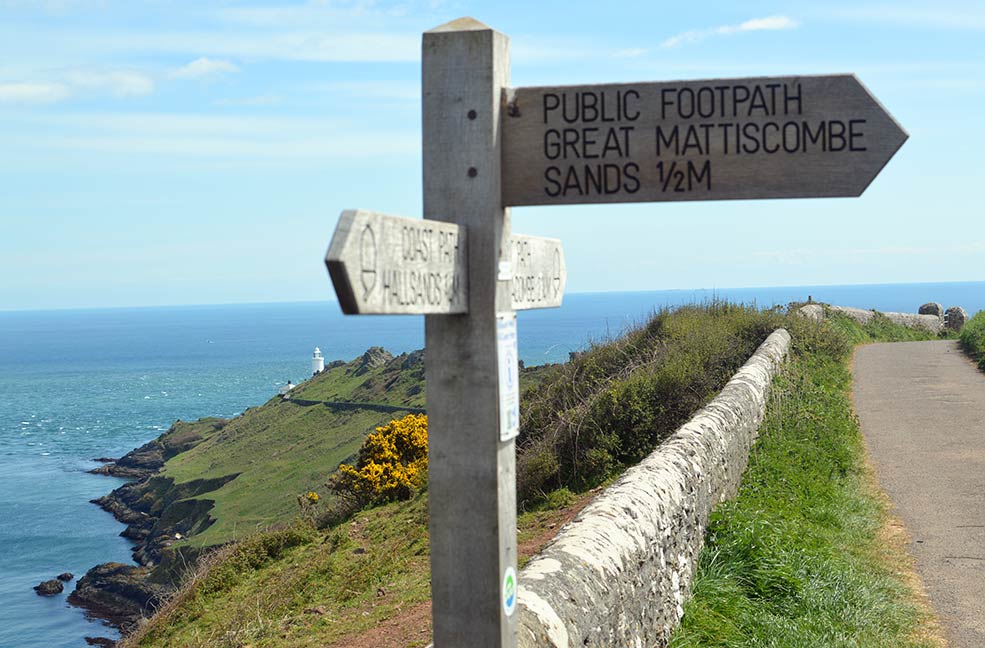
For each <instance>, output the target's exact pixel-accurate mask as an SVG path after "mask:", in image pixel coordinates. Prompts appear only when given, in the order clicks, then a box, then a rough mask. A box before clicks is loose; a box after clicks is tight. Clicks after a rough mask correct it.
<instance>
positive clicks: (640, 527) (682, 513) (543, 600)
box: [517, 329, 790, 648]
mask: <svg viewBox="0 0 985 648" xmlns="http://www.w3.org/2000/svg"><path fill="white" fill-rule="evenodd" d="M789 345H790V335H789V334H788V333H787V332H786V331H785V330H783V329H780V330H778V331H776V332H774V333H773V334H772V335H770V336H769V338H767V339H766V341H765V342H763V344H762V345H760V347H759V349H758V350H757V351H756V353H755V354H754V355H753V356H752V358H750V359H749V361H748V362H747V363H746V364H745V365H743V367H742V368H741V369H739V371H738V372H737V373H736V374H735V376H734V377H733V378H732V380H730V381H729V383H728V384H727V385H726V386H725V388H724V389H723V390H722V392H721V393H720V394H719V395H718V396H717V397H715V399H714V400H712V401H711V403H709V404H708V405H707V406H705V407H704V408H703V409H702V410H701V411H699V412H698V413H697V414H696V415H695V416H694V417H693V418H692V419H691V420H690V421H689V422H688V423H685V424H684V425H683V426H682V427H681V428H680V429H679V430H678V431H677V432H676V433H674V435H673V436H672V437H670V439H668V440H667V441H666V442H664V443H663V444H661V445H660V447H659V448H657V450H655V451H654V452H653V453H652V454H651V455H650V456H649V457H647V458H646V459H644V460H643V461H642V462H641V463H640V464H639V465H637V466H635V467H633V468H630V469H629V470H628V471H626V473H625V474H624V475H623V476H622V477H621V478H620V479H619V480H618V481H617V482H616V483H615V484H613V485H612V486H611V487H609V488H608V489H606V491H605V492H604V493H603V494H602V495H600V496H599V497H598V498H597V499H596V500H595V501H593V502H592V503H591V504H589V505H588V506H587V507H586V508H585V509H584V510H583V511H582V512H581V513H580V514H579V515H578V517H577V518H575V520H574V521H573V522H572V523H571V524H569V525H566V526H565V527H564V528H563V529H562V530H561V532H560V533H559V534H558V535H557V537H556V538H555V539H554V540H553V541H552V543H551V544H550V545H549V546H548V547H547V548H546V549H545V550H544V551H543V552H542V553H540V554H539V555H538V556H535V557H534V558H533V559H531V561H530V562H529V563H528V564H527V566H526V567H525V568H524V570H523V572H522V573H521V574H520V578H519V579H518V580H519V583H520V587H519V595H518V609H517V613H518V614H519V622H518V646H520V648H534V647H537V648H545V647H551V648H575V647H580V646H634V647H641V646H662V645H666V640H667V638H668V637H669V636H670V632H671V630H672V629H673V628H674V627H675V626H676V625H677V624H678V622H679V621H680V619H681V617H682V616H683V614H684V611H683V604H684V600H685V599H686V598H687V596H688V594H689V590H690V586H691V580H692V577H693V574H694V570H695V568H696V565H697V559H698V554H699V552H700V550H701V546H702V543H703V542H704V533H705V529H706V528H707V524H708V519H709V516H710V514H711V511H712V509H713V508H714V507H715V505H717V504H718V503H719V502H721V501H722V500H724V499H726V498H730V497H733V496H734V495H735V493H736V492H737V490H738V486H739V482H740V481H741V478H742V473H743V471H744V470H745V467H746V464H747V463H748V459H749V449H750V447H751V446H752V443H753V440H754V439H755V438H756V433H757V430H758V428H759V424H760V423H761V422H762V419H763V416H764V412H765V409H766V400H767V394H768V392H769V387H770V384H771V382H772V378H773V375H774V372H775V371H776V370H777V368H778V367H779V365H780V363H781V361H782V360H783V358H784V357H785V356H786V353H787V349H788V348H789Z"/></svg>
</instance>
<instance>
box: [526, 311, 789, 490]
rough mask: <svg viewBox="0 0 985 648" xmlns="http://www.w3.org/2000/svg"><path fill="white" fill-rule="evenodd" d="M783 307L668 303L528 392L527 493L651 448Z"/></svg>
mask: <svg viewBox="0 0 985 648" xmlns="http://www.w3.org/2000/svg"><path fill="white" fill-rule="evenodd" d="M788 319H796V320H800V319H801V318H787V317H785V316H784V315H782V314H781V313H780V312H779V311H776V310H771V311H760V310H757V309H755V308H752V307H748V306H737V305H734V304H728V303H725V302H717V301H716V302H711V303H708V304H705V305H702V306H686V307H682V308H679V309H676V310H673V311H671V310H669V309H664V310H661V311H659V312H658V313H656V314H655V315H654V316H653V318H652V319H651V320H650V321H649V322H647V323H646V324H645V325H643V326H640V327H638V328H636V329H634V330H632V331H629V332H628V333H626V334H625V335H623V336H622V337H621V338H619V339H618V340H616V341H614V342H611V343H608V344H602V345H596V346H594V347H592V348H591V349H590V350H589V351H587V352H585V353H583V354H581V355H579V356H578V357H577V358H575V359H574V361H572V362H569V363H567V364H565V365H563V366H561V367H560V368H559V369H557V371H556V373H555V374H554V375H552V376H550V377H549V378H545V379H544V380H543V381H542V382H541V384H539V385H538V386H536V387H534V388H532V389H530V390H529V391H527V392H526V393H525V394H524V399H523V407H522V408H521V417H522V421H521V433H520V438H519V440H518V458H517V480H518V483H517V488H518V497H519V498H520V500H521V501H532V500H536V499H537V498H538V497H540V496H542V495H541V494H542V493H545V492H549V491H552V490H555V489H558V488H562V487H567V488H571V489H573V490H575V491H581V490H584V489H586V488H589V487H591V486H593V485H595V484H598V483H600V482H601V481H602V480H604V479H606V478H608V477H611V476H612V475H614V474H618V473H620V472H622V470H623V469H624V468H625V467H626V466H628V465H632V464H634V463H636V462H638V461H639V460H640V459H642V458H643V457H644V456H646V455H647V454H648V453H649V452H650V451H651V450H652V449H653V448H654V447H656V445H657V444H658V443H659V442H660V441H661V440H663V439H664V438H666V437H667V436H669V435H670V434H671V433H672V432H673V431H674V430H676V429H677V428H678V427H679V426H680V425H681V424H682V423H684V422H685V421H686V420H687V418H688V417H689V416H691V414H693V413H694V412H695V411H696V410H697V409H698V408H700V407H701V406H702V405H703V404H704V403H705V402H706V401H708V400H709V399H710V398H711V397H712V396H714V395H715V394H716V393H717V392H718V391H719V390H720V389H721V388H722V387H724V386H725V383H726V382H728V380H729V378H731V377H732V374H733V373H735V371H736V370H737V369H738V368H739V367H741V366H742V364H743V363H744V362H745V361H746V360H748V359H749V356H750V355H752V353H753V351H755V350H756V347H757V346H759V344H761V343H762V342H763V340H765V339H766V337H767V336H768V335H769V334H770V333H772V332H773V331H774V330H776V328H778V327H780V326H783V325H787V326H791V325H792V326H797V327H799V326H802V324H803V322H801V321H792V322H788Z"/></svg>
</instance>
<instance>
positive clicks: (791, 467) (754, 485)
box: [121, 303, 927, 648]
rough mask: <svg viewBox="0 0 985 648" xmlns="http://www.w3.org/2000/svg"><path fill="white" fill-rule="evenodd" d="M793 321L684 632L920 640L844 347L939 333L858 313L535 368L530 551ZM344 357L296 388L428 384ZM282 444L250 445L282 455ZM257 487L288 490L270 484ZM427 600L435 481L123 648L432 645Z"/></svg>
mask: <svg viewBox="0 0 985 648" xmlns="http://www.w3.org/2000/svg"><path fill="white" fill-rule="evenodd" d="M778 326H784V327H786V328H788V330H790V331H791V332H792V334H793V335H794V348H793V359H792V361H791V363H790V367H789V370H788V371H787V372H786V373H785V374H784V375H782V376H780V377H778V378H777V381H776V389H775V392H774V396H773V398H772V402H771V405H770V409H769V414H768V419H767V422H766V424H765V428H764V430H763V433H762V436H761V440H760V441H759V443H758V444H757V446H756V448H755V452H754V456H753V458H752V462H751V465H750V468H749V471H748V473H747V476H746V478H745V482H744V485H743V487H742V491H741V493H740V496H739V498H738V499H737V500H736V501H734V502H731V503H728V504H726V505H723V506H722V507H721V509H720V510H719V511H718V512H717V513H716V514H715V517H714V520H713V523H712V528H711V530H710V533H709V536H708V540H707V544H706V550H705V552H704V554H703V555H702V559H701V565H700V568H699V574H698V579H697V582H696V586H695V598H694V599H693V600H692V601H691V603H689V604H688V606H687V608H686V610H687V612H686V616H685V619H684V625H683V627H682V628H681V630H680V631H679V632H678V633H677V634H676V636H675V638H674V642H675V646H678V647H679V648H680V647H683V646H688V647H691V646H711V645H714V646H733V645H734V646H739V645H741V646H751V645H778V644H777V640H778V639H779V638H782V639H783V642H782V645H792V646H798V645H803V646H816V645H824V646H829V645H831V646H837V645H845V646H848V645H852V646H855V645H861V646H876V645H880V646H882V645H894V646H895V645H899V646H915V645H920V644H919V642H916V641H911V640H910V637H911V634H912V631H913V628H914V627H915V624H916V623H917V622H918V620H919V615H918V612H916V610H915V608H914V607H913V606H912V605H911V604H910V603H909V600H910V599H909V593H908V590H906V589H905V587H904V586H903V585H902V584H901V583H900V581H899V580H898V578H897V577H895V576H894V572H893V570H894V568H895V565H893V564H889V563H887V562H886V560H885V552H882V551H881V550H880V546H881V545H880V543H879V540H878V534H879V532H880V529H881V525H882V523H883V521H884V516H885V511H884V510H883V508H882V505H881V504H880V503H879V500H878V499H877V498H876V497H875V494H874V491H873V490H872V489H871V488H870V487H869V486H868V485H867V482H866V474H867V473H866V472H865V468H864V466H863V463H862V446H861V442H860V436H859V433H858V429H857V427H856V424H855V422H854V418H853V416H852V413H851V407H850V402H849V400H848V393H847V390H848V386H849V385H850V375H849V373H848V369H847V366H846V358H847V357H848V356H849V355H850V353H851V349H852V348H853V346H854V345H855V344H856V343H858V342H861V341H867V340H870V339H919V338H921V337H923V338H926V337H927V336H926V335H925V334H923V333H913V332H911V331H908V330H906V329H903V328H901V327H897V326H894V325H892V324H891V323H888V322H886V321H883V320H882V319H880V318H876V319H875V320H874V321H873V323H871V324H870V325H868V326H864V327H863V326H860V325H858V324H856V323H855V322H854V321H852V320H850V319H848V318H844V317H833V318H831V319H830V320H828V321H827V322H824V323H821V324H816V323H813V322H809V321H808V320H806V319H804V318H800V317H788V316H786V315H783V314H782V313H780V312H778V311H775V310H771V311H765V312H761V311H757V310H755V309H752V308H746V307H740V306H734V305H728V304H722V303H712V304H707V305H705V306H701V307H698V306H695V307H688V308H683V309H680V310H678V311H674V312H669V311H661V312H660V313H657V314H656V315H655V317H654V319H653V320H651V321H650V322H648V323H647V324H646V325H644V326H641V327H639V328H637V329H635V330H633V331H631V332H629V333H628V334H627V335H626V336H624V337H623V338H621V339H619V340H616V341H614V342H612V343H609V344H600V345H595V346H593V347H592V348H591V349H590V350H589V351H588V352H586V353H584V354H582V355H581V356H579V357H578V358H576V359H575V361H573V362H571V363H568V364H566V365H563V366H560V367H548V368H541V369H537V370H535V371H533V372H529V371H528V372H525V374H524V375H525V376H527V379H526V382H525V384H524V388H523V412H524V419H523V429H522V434H521V443H520V446H519V458H518V463H519V471H518V472H519V475H518V481H519V484H520V486H521V489H522V490H521V496H522V497H523V498H524V499H523V502H524V509H525V512H522V513H521V515H520V518H519V524H518V526H519V540H520V554H521V564H522V563H523V562H524V561H525V556H529V555H530V554H531V553H532V552H535V551H537V550H538V549H539V548H540V546H541V545H542V544H543V543H544V542H546V541H547V540H548V539H549V538H550V537H551V536H553V534H554V532H555V531H556V530H557V528H559V527H560V526H561V525H562V524H563V523H564V522H565V521H566V520H567V519H570V517H571V515H573V513H574V511H576V510H578V509H579V508H580V507H581V506H583V505H584V503H585V502H586V501H587V500H588V499H589V498H590V497H591V491H593V490H594V489H595V488H596V487H597V486H598V485H599V484H603V483H605V482H606V481H607V480H608V479H611V478H612V476H613V475H614V474H616V473H617V472H619V471H620V470H621V468H622V467H624V466H625V465H628V464H630V463H632V462H634V461H636V460H638V459H639V458H640V457H642V456H644V455H645V454H646V453H647V452H649V451H650V450H651V449H652V448H653V447H654V446H655V445H656V444H658V443H659V442H660V441H661V440H662V439H663V438H665V437H666V436H667V435H669V434H670V433H671V432H672V431H673V430H674V429H676V427H677V426H678V425H679V424H680V423H682V422H683V421H684V420H686V418H687V417H689V416H690V415H691V414H692V413H693V412H694V411H695V410H696V409H697V408H699V407H700V406H701V405H703V404H704V403H705V402H706V401H707V400H708V399H710V398H711V397H712V396H713V395H714V394H715V393H717V391H718V390H719V389H720V388H721V387H722V386H723V385H724V383H725V382H726V381H727V380H728V378H729V377H730V376H731V375H732V374H733V373H734V372H735V370H736V369H737V368H738V367H739V366H740V365H741V364H742V363H744V362H745V360H746V359H747V358H748V357H749V355H750V354H751V353H752V352H753V350H754V349H755V348H756V346H757V345H758V344H759V343H761V342H762V340H763V339H765V337H766V336H767V335H768V334H769V333H770V332H772V331H773V330H774V329H775V328H777V327H778ZM357 366H358V361H357V362H355V363H350V365H347V367H348V369H345V370H344V371H350V372H351V371H354V370H356V367H357ZM339 369H342V368H341V367H336V368H333V369H332V370H331V371H329V372H326V374H327V375H326V376H325V377H324V378H322V380H321V381H319V380H317V379H316V380H315V381H312V382H311V383H310V384H306V385H304V386H302V389H301V390H300V391H299V393H295V394H293V396H294V397H295V398H304V399H309V400H312V401H314V400H345V399H346V398H350V399H352V400H354V401H355V400H358V402H364V400H365V401H370V400H371V401H377V402H379V401H380V399H381V398H385V397H387V396H386V393H387V392H385V391H382V392H380V391H376V392H373V393H370V392H372V390H378V389H381V387H380V386H381V385H382V386H383V387H382V389H384V390H385V388H386V387H385V386H386V385H387V384H388V383H387V381H393V382H391V383H389V384H391V385H401V386H400V387H399V388H398V389H396V390H393V391H394V392H395V393H396V394H397V395H396V396H395V397H394V398H395V399H401V400H400V402H401V403H403V404H404V405H408V406H410V403H408V402H407V401H406V400H405V399H406V398H407V397H408V395H407V390H408V389H412V388H413V385H411V384H405V383H401V380H402V378H400V377H396V378H394V376H393V375H391V376H389V377H388V378H383V376H382V374H373V375H372V376H371V377H372V379H373V381H374V382H373V383H371V384H370V385H368V386H364V385H365V382H360V381H357V380H356V379H355V378H354V377H353V376H352V375H351V374H345V375H343V374H339V373H332V372H335V371H337V370H339ZM374 371H382V370H381V369H380V368H377V369H374ZM370 373H372V372H369V373H366V374H364V375H369V374H370ZM531 375H532V376H533V379H532V380H531V379H530V376H531ZM522 378H523V377H522ZM377 381H378V382H377ZM360 389H361V390H362V391H361V392H360V391H359V390H360ZM416 395H417V394H413V395H412V396H416ZM272 404H273V402H272V403H271V404H268V406H271V405H272ZM281 405H287V406H291V407H299V406H298V405H294V404H289V403H288V404H277V406H278V407H279V406H281ZM265 407H267V406H265ZM312 408H324V406H321V405H318V406H312V407H311V408H308V409H312ZM288 411H289V410H288ZM244 418H246V417H244ZM233 424H234V423H229V424H228V426H227V427H229V426H232V425H233ZM620 430H625V434H620V433H617V431H620ZM307 434H311V432H310V431H309V432H307ZM318 434H319V435H321V436H329V434H328V433H327V431H326V430H321V431H319V433H318ZM576 438H577V441H578V443H574V440H575V439H576ZM359 441H361V435H360V438H359ZM217 448H218V446H217ZM356 448H358V443H357V444H356V445H355V447H353V449H352V450H348V451H347V452H348V453H349V454H350V455H354V453H355V450H356ZM278 450H279V448H276V447H275V446H271V447H269V448H267V449H265V450H264V451H263V452H261V453H255V454H254V455H253V456H254V457H255V458H257V459H258V461H259V459H261V458H262V459H263V462H266V461H267V457H268V456H269V455H270V454H272V453H274V452H277V451H278ZM299 451H300V450H299V449H295V450H293V451H292V452H299ZM343 452H345V451H344V450H343ZM285 454H290V453H285ZM179 456H180V455H179ZM297 460H298V461H300V459H299V458H298V459H297ZM350 460H351V457H350ZM172 461H173V460H172ZM212 461H219V458H218V457H216V456H214V457H213V459H212ZM183 465H184V464H183ZM230 465H231V464H230ZM334 465H338V464H337V462H336V463H335V464H334ZM334 465H332V464H330V463H328V462H325V463H323V464H322V466H321V473H320V475H318V479H319V480H320V483H317V484H316V483H315V482H314V481H313V480H314V479H315V475H314V474H313V473H308V474H307V475H306V478H307V481H305V482H304V483H305V486H301V483H302V482H300V481H299V482H297V485H296V486H295V485H292V486H291V487H290V490H289V491H286V494H287V496H288V497H289V498H290V503H291V506H292V507H293V509H294V512H295V514H297V512H298V500H297V495H298V494H299V493H304V492H305V490H307V489H308V484H312V485H313V486H312V487H313V488H314V490H319V488H317V487H315V486H319V485H320V486H323V485H324V481H325V480H326V479H327V478H328V475H329V473H330V472H331V470H330V469H331V468H334ZM168 468H169V469H177V465H175V466H174V467H173V468H172V465H171V462H169V464H168ZM219 473H221V471H219ZM217 474H218V473H217ZM222 474H225V473H222ZM199 476H200V475H199ZM241 477H242V475H241V476H240V477H237V478H236V479H234V480H232V481H231V482H229V483H228V484H226V485H225V486H223V487H222V488H220V489H219V491H221V490H222V489H224V488H228V487H229V486H230V485H232V484H234V483H235V482H236V481H239V479H240V478H241ZM256 487H258V486H257V485H255V486H254V488H256ZM259 487H265V488H268V489H270V490H276V489H275V488H274V482H273V481H268V482H263V485H262V486H259ZM277 488H280V487H279V486H277ZM321 491H324V489H323V488H322V489H321V490H320V491H319V492H321ZM216 492H218V491H216ZM210 496H211V495H210ZM252 496H256V497H259V498H260V499H264V498H267V497H273V495H267V494H262V495H261V494H256V493H254V494H252V495H251V493H250V492H249V491H243V492H242V493H241V494H240V495H239V496H238V498H237V499H239V500H241V501H245V500H247V499H249V498H250V497H252ZM278 497H279V496H278ZM326 499H327V498H325V497H323V498H321V500H322V501H320V502H318V503H317V504H313V503H311V502H310V500H305V501H304V502H302V504H303V506H302V509H305V510H304V515H303V516H302V517H303V518H304V519H306V520H309V521H310V520H313V519H317V518H318V517H319V516H318V515H317V512H318V511H314V512H313V511H311V510H310V508H311V506H314V507H315V508H317V509H320V510H321V509H322V507H328V506H330V503H328V502H325V501H324V500H326ZM217 510H219V507H218V506H217ZM313 513H315V514H313ZM279 519H283V515H282V516H281V518H279ZM219 524H221V517H220V522H219V523H217V524H216V525H215V526H218V525H219ZM209 531H211V529H210V530H209ZM206 533H208V531H207V532H206ZM203 535H205V534H203ZM428 600H429V585H428V541H427V509H426V486H424V490H423V491H422V492H418V493H417V494H415V495H413V497H412V499H410V500H409V501H404V502H394V503H389V504H385V505H383V506H376V507H372V508H368V509H364V510H362V511H359V512H357V513H356V514H355V515H353V516H352V517H351V518H350V519H348V521H344V522H341V523H339V524H336V525H335V526H333V527H331V528H328V529H321V530H316V529H315V528H314V527H312V526H310V524H309V523H306V522H303V521H298V522H297V523H296V524H294V525H293V526H288V527H286V528H281V529H280V530H273V531H266V532H262V533H258V534H254V535H252V536H250V537H249V538H247V539H246V540H244V541H242V542H240V543H237V544H235V545H231V546H227V547H224V548H222V549H219V550H218V551H217V552H215V553H213V554H211V556H209V557H206V559H204V560H203V562H202V564H201V565H200V567H199V569H198V571H197V572H196V573H195V574H194V576H193V577H192V578H190V579H189V580H188V581H187V583H186V585H185V586H184V587H183V588H182V589H180V590H179V591H178V592H177V594H176V595H175V597H174V599H173V600H172V601H171V602H170V603H169V604H168V605H167V606H166V607H165V608H164V609H163V610H162V611H161V613H159V614H158V615H156V616H155V617H154V619H153V620H152V621H150V622H149V623H148V624H146V625H145V626H144V627H143V628H142V629H141V630H140V631H139V633H138V634H136V635H134V636H133V637H131V638H130V639H128V640H127V641H125V642H124V643H122V644H121V648H135V647H136V646H142V647H164V646H179V645H180V646H189V647H203V648H204V647H205V646H208V647H210V648H211V647H219V648H222V647H224V646H229V647H233V646H236V647H242V646H265V647H266V646H269V647H270V648H288V647H295V646H298V647H305V646H330V645H339V646H342V645H374V646H375V645H380V646H383V645H386V646H424V645H426V644H427V643H428V641H429V639H430V637H429V631H428V628H429V625H428V624H429V610H428V607H427V605H428ZM380 627H384V628H387V629H388V630H387V632H388V633H389V634H387V636H386V642H384V641H383V640H382V638H381V637H378V636H377V635H375V634H373V633H375V632H378V631H379V628H380ZM357 637H358V638H359V640H358V641H357V640H356V638H357ZM788 637H789V638H790V639H789V641H788ZM856 640H857V641H858V643H856Z"/></svg>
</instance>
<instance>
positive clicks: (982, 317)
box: [960, 311, 985, 371]
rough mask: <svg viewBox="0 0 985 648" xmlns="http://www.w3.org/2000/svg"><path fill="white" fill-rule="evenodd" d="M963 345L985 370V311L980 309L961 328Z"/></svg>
mask: <svg viewBox="0 0 985 648" xmlns="http://www.w3.org/2000/svg"><path fill="white" fill-rule="evenodd" d="M960 339H961V346H962V347H964V350H965V351H967V352H968V353H969V354H970V355H971V357H973V358H974V359H975V360H977V361H978V366H979V367H980V368H981V369H982V371H985V311H978V313H976V314H975V316H974V317H972V318H971V319H970V320H968V321H967V323H965V325H964V327H963V328H962V329H961V338H960Z"/></svg>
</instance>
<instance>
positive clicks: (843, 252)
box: [750, 243, 985, 265]
mask: <svg viewBox="0 0 985 648" xmlns="http://www.w3.org/2000/svg"><path fill="white" fill-rule="evenodd" d="M982 252H985V243H961V244H955V245H940V246H931V247H918V246H887V247H878V248H836V249H817V248H791V249H789V250H771V251H758V252H753V253H752V254H751V255H750V256H752V258H754V259H762V260H765V261H768V262H771V263H781V264H785V265H801V264H807V263H814V262H816V261H818V260H831V259H839V260H850V261H865V262H872V263H875V262H876V261H875V259H877V258H884V257H903V258H905V257H921V258H931V257H935V256H941V257H944V256H950V255H962V254H980V253H982Z"/></svg>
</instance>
